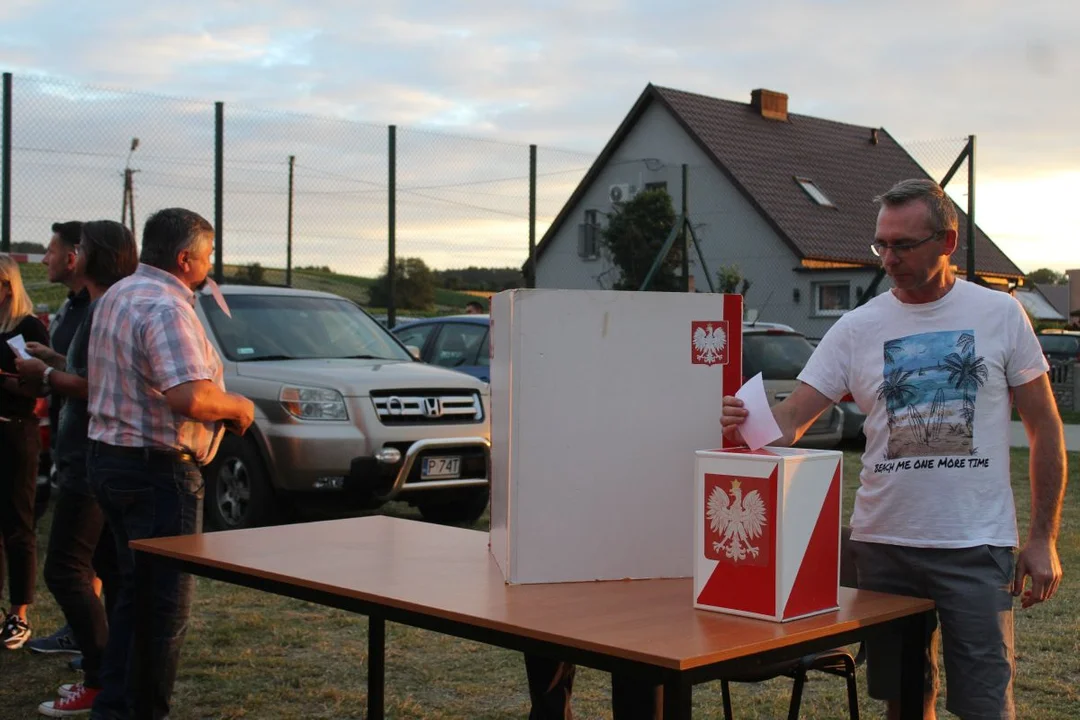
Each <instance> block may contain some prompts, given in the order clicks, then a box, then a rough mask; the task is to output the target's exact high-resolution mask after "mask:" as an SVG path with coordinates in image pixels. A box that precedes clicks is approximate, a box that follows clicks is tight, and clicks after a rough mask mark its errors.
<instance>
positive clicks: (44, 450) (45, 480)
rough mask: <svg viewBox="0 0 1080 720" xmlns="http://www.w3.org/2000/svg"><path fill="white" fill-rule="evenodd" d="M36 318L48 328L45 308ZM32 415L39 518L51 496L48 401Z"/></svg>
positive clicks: (42, 401) (39, 403) (43, 400)
mask: <svg viewBox="0 0 1080 720" xmlns="http://www.w3.org/2000/svg"><path fill="white" fill-rule="evenodd" d="M36 314H37V317H38V319H39V320H41V322H42V323H44V324H45V327H46V329H47V328H48V327H49V321H50V320H51V319H52V317H51V315H50V314H49V310H48V307H47V306H41V305H39V306H38V307H37V313H36ZM34 414H35V415H37V416H38V421H39V428H40V433H41V454H40V455H39V456H38V478H37V495H36V496H35V500H34V514H35V515H36V516H37V517H39V518H40V517H41V516H42V515H44V514H45V510H46V509H47V508H48V507H49V497H50V496H51V495H52V481H51V478H52V456H51V455H50V454H49V441H50V440H51V439H52V428H51V427H49V425H50V422H49V399H48V398H45V397H41V398H38V399H37V403H36V404H35V405H34Z"/></svg>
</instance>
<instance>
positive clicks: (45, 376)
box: [41, 365, 56, 387]
mask: <svg viewBox="0 0 1080 720" xmlns="http://www.w3.org/2000/svg"><path fill="white" fill-rule="evenodd" d="M55 369H56V368H54V367H53V366H52V365H49V366H47V367H46V368H45V373H44V374H43V375H42V376H41V379H42V380H44V381H45V386H46V387H52V383H50V382H49V376H50V375H52V372H53V370H55Z"/></svg>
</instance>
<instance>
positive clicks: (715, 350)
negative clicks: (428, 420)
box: [490, 290, 742, 601]
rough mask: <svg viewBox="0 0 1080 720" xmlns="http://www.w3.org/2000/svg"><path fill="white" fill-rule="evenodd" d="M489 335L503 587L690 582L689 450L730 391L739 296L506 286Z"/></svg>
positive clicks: (738, 343)
mask: <svg viewBox="0 0 1080 720" xmlns="http://www.w3.org/2000/svg"><path fill="white" fill-rule="evenodd" d="M490 334H491V349H492V356H491V442H492V449H491V459H492V474H491V531H490V545H491V552H492V555H493V556H494V558H495V560H496V562H497V564H498V566H499V568H500V569H501V570H502V573H503V576H504V578H505V580H506V581H507V582H509V583H551V582H574V581H591V580H621V579H628V578H665V577H689V576H691V575H693V573H694V553H693V548H694V536H693V527H694V523H693V521H692V518H691V513H693V511H694V510H693V509H694V480H693V479H694V461H695V454H694V453H695V451H696V450H699V449H701V448H708V447H717V446H718V445H719V444H720V443H721V427H720V413H721V402H722V398H723V395H724V394H725V393H727V394H731V393H733V392H734V391H735V390H736V389H738V387H739V385H740V383H741V372H742V370H741V367H742V362H741V360H742V354H741V353H742V298H741V296H738V295H719V294H706V293H659V292H656V293H637V292H613V291H576V290H511V291H506V292H502V293H499V294H497V295H495V296H494V298H492V302H491V333H490ZM688 601H689V598H688Z"/></svg>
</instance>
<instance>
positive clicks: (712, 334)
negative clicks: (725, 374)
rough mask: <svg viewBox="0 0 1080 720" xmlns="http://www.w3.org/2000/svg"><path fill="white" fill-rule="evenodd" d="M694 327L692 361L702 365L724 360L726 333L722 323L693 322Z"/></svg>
mask: <svg viewBox="0 0 1080 720" xmlns="http://www.w3.org/2000/svg"><path fill="white" fill-rule="evenodd" d="M695 325H696V327H694V335H693V342H694V362H695V363H698V364H704V365H715V364H717V363H720V362H724V360H725V355H726V353H725V352H724V349H725V348H726V347H727V333H726V332H724V328H723V325H722V324H720V323H717V324H716V326H715V327H714V326H713V324H712V323H705V324H704V325H702V324H700V323H695Z"/></svg>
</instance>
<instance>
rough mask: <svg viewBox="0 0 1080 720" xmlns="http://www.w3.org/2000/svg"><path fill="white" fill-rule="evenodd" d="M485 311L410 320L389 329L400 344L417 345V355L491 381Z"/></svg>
mask: <svg viewBox="0 0 1080 720" xmlns="http://www.w3.org/2000/svg"><path fill="white" fill-rule="evenodd" d="M490 322H491V319H490V316H488V315H451V316H448V317H438V318H427V319H424V320H414V321H412V322H404V323H400V324H399V325H397V326H396V327H395V328H394V330H393V332H394V335H396V336H397V339H398V340H400V341H401V342H402V344H403V345H406V346H409V347H416V348H419V349H420V359H421V360H423V361H424V362H426V363H431V364H432V365H439V366H440V367H444V368H449V369H451V370H457V371H459V372H463V373H466V374H468V375H472V376H473V377H474V378H478V379H480V380H483V381H484V382H490V381H491V374H490V368H489V366H488V362H489V358H490V356H491V350H490V344H489V343H490V342H491V341H490V338H489V337H488V326H489V324H490Z"/></svg>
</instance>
